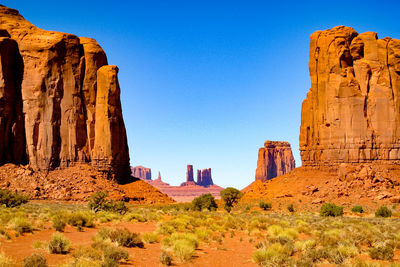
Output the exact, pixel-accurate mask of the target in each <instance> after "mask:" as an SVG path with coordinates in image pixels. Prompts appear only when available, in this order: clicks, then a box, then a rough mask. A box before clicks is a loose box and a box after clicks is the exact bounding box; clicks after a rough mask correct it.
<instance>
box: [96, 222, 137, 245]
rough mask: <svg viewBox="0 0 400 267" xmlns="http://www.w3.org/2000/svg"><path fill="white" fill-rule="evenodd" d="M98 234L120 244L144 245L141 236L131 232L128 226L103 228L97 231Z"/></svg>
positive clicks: (104, 238)
mask: <svg viewBox="0 0 400 267" xmlns="http://www.w3.org/2000/svg"><path fill="white" fill-rule="evenodd" d="M96 236H98V237H99V238H100V239H103V240H106V239H110V240H111V241H112V242H116V243H117V244H118V245H119V246H124V247H139V248H143V247H144V244H143V241H142V239H141V238H140V236H139V235H138V234H136V233H132V232H130V231H129V230H128V229H126V228H122V229H121V228H117V229H113V228H108V227H105V228H101V229H100V230H99V231H98V232H97V234H96Z"/></svg>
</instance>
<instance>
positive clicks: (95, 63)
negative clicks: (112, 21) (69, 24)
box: [0, 6, 130, 182]
mask: <svg viewBox="0 0 400 267" xmlns="http://www.w3.org/2000/svg"><path fill="white" fill-rule="evenodd" d="M0 36H3V37H1V39H0V56H1V67H2V77H1V82H0V91H1V93H2V95H1V96H0V97H1V98H2V100H3V101H0V102H1V103H0V118H1V120H0V121H1V122H0V135H2V136H4V138H1V140H2V141H1V143H0V164H4V163H6V162H11V163H15V164H25V163H29V164H30V165H31V166H32V167H33V168H35V169H40V170H52V169H55V168H57V167H67V166H70V165H72V164H74V163H76V162H88V163H91V164H92V165H93V166H95V167H96V168H97V169H98V170H100V171H102V172H104V173H106V174H107V175H108V176H109V177H110V178H112V179H116V180H118V181H121V182H122V181H124V180H127V179H129V175H130V169H129V152H128V145H127V138H126V132H125V126H124V122H123V118H122V111H121V103H120V88H119V84H118V79H117V73H118V68H117V67H115V66H108V65H106V64H107V58H106V55H105V53H104V51H103V50H102V49H101V47H100V46H99V45H98V44H97V42H96V41H95V40H93V39H89V38H79V37H77V36H75V35H72V34H66V33H60V32H53V31H45V30H42V29H39V28H37V27H35V26H34V25H32V24H31V23H29V22H28V21H26V20H25V19H24V18H23V17H22V16H21V15H20V14H19V13H18V11H16V10H13V9H9V8H7V7H4V6H0ZM4 36H5V37H4ZM10 107H12V109H10ZM2 136H0V137H2ZM10 148H12V149H10Z"/></svg>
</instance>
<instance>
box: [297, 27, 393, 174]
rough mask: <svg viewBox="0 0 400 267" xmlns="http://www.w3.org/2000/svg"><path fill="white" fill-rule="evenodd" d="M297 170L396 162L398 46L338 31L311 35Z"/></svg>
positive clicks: (371, 34)
mask: <svg viewBox="0 0 400 267" xmlns="http://www.w3.org/2000/svg"><path fill="white" fill-rule="evenodd" d="M309 70H310V76H311V89H310V91H309V92H308V94H307V98H306V99H305V100H304V102H303V106H302V113H301V128H300V151H301V158H302V161H303V166H312V165H324V164H326V165H332V164H337V163H368V162H381V163H398V162H400V40H395V39H391V38H389V37H386V38H384V39H378V36H377V34H376V33H374V32H366V33H362V34H358V33H357V32H356V31H355V30H353V29H352V28H349V27H344V26H338V27H335V28H333V29H331V30H326V31H318V32H315V33H313V34H312V35H311V44H310V60H309Z"/></svg>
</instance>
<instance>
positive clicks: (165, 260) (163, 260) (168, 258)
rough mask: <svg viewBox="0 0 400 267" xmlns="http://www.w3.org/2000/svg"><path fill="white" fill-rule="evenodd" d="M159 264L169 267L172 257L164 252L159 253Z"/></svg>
mask: <svg viewBox="0 0 400 267" xmlns="http://www.w3.org/2000/svg"><path fill="white" fill-rule="evenodd" d="M160 262H161V263H162V264H164V265H167V266H170V265H172V256H171V255H170V254H169V253H167V252H165V251H161V255H160Z"/></svg>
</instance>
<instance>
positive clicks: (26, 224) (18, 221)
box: [10, 217, 33, 234]
mask: <svg viewBox="0 0 400 267" xmlns="http://www.w3.org/2000/svg"><path fill="white" fill-rule="evenodd" d="M10 224H11V225H12V228H13V229H14V230H15V231H17V232H18V233H19V234H22V233H32V232H33V227H32V222H31V221H29V220H28V219H27V218H25V217H15V218H13V219H12V220H11V221H10Z"/></svg>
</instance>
